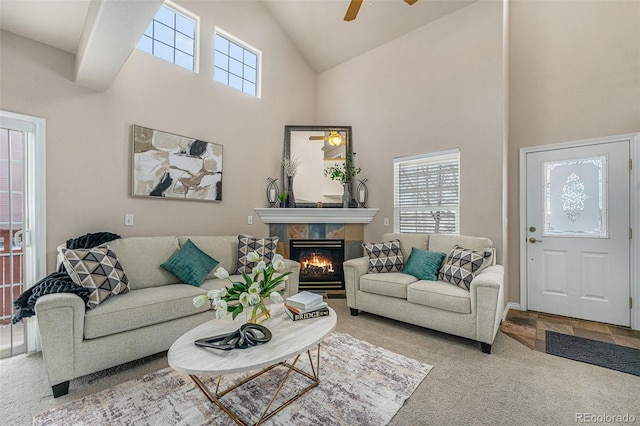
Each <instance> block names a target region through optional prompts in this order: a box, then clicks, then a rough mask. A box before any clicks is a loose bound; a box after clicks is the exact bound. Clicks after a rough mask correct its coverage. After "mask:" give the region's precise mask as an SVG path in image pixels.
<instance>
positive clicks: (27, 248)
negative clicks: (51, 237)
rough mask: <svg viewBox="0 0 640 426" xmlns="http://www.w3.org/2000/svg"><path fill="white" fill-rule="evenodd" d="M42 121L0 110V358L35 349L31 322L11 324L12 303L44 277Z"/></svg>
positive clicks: (33, 325) (43, 131)
mask: <svg viewBox="0 0 640 426" xmlns="http://www.w3.org/2000/svg"><path fill="white" fill-rule="evenodd" d="M44 126H45V122H44V120H43V119H41V118H37V117H30V116H26V115H22V114H15V113H11V112H6V111H0V297H1V300H2V303H1V304H0V306H1V307H2V308H1V309H2V311H1V312H0V357H3V358H4V357H9V356H13V355H16V354H20V353H24V352H26V351H27V350H37V349H39V339H38V332H37V323H36V322H35V321H34V320H33V319H29V320H26V321H23V322H21V323H18V324H12V323H11V318H12V316H13V313H14V306H13V302H14V301H15V299H16V298H17V297H18V296H19V295H20V293H22V291H24V290H25V289H27V288H29V287H30V286H32V285H33V284H34V283H35V282H36V281H37V280H38V279H40V278H42V277H43V276H44V275H46V247H45V242H46V239H45V235H46V233H45V232H46V230H45V223H46V222H45V208H44V203H45V184H44V182H45V155H44V152H45V151H44V135H45V130H44V129H45V128H44Z"/></svg>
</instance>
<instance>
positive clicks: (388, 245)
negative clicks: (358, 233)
mask: <svg viewBox="0 0 640 426" xmlns="http://www.w3.org/2000/svg"><path fill="white" fill-rule="evenodd" d="M362 247H364V251H365V253H366V254H367V256H369V272H371V273H381V272H398V271H401V270H402V268H403V266H404V257H403V256H402V250H401V249H400V241H398V240H392V241H387V242H382V243H362Z"/></svg>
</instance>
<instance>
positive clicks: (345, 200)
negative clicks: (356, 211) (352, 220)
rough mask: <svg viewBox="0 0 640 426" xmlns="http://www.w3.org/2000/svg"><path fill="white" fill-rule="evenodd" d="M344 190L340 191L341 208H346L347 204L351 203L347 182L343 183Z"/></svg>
mask: <svg viewBox="0 0 640 426" xmlns="http://www.w3.org/2000/svg"><path fill="white" fill-rule="evenodd" d="M343 186H344V192H343V193H342V208H345V209H348V208H349V204H351V190H350V189H349V184H348V183H345V184H344V185H343Z"/></svg>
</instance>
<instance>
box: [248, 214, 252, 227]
mask: <svg viewBox="0 0 640 426" xmlns="http://www.w3.org/2000/svg"><path fill="white" fill-rule="evenodd" d="M247 223H248V224H249V225H253V216H251V215H249V216H247Z"/></svg>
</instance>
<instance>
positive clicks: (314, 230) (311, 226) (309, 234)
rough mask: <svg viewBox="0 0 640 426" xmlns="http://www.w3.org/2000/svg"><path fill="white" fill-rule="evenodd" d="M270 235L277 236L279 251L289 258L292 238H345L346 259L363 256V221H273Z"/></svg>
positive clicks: (270, 225) (270, 226)
mask: <svg viewBox="0 0 640 426" xmlns="http://www.w3.org/2000/svg"><path fill="white" fill-rule="evenodd" d="M269 235H271V236H277V237H278V238H279V240H278V248H277V252H278V253H280V254H281V255H283V256H284V257H286V258H287V259H289V241H290V240H344V258H345V260H348V259H354V258H356V257H361V256H362V243H363V241H364V224H362V223H288V224H287V223H271V224H269Z"/></svg>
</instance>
